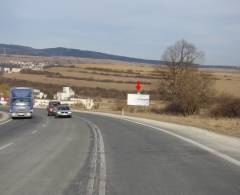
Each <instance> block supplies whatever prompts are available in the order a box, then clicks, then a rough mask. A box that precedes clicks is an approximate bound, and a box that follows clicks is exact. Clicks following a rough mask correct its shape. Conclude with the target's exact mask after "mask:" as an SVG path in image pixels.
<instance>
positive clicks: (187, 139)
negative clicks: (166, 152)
mask: <svg viewBox="0 0 240 195" xmlns="http://www.w3.org/2000/svg"><path fill="white" fill-rule="evenodd" d="M123 120H125V121H129V122H132V123H136V124H139V125H143V126H146V127H150V128H152V129H156V130H158V131H161V132H163V133H166V134H169V135H172V136H174V137H177V138H179V139H181V140H183V141H186V142H188V143H191V144H193V145H195V146H197V147H199V148H201V149H203V150H206V151H208V152H209V153H211V154H213V155H215V156H218V157H220V158H222V159H224V160H226V161H228V162H230V163H232V164H234V165H236V166H239V167H240V161H239V160H237V159H235V158H232V157H230V156H228V155H226V154H224V153H221V152H219V151H217V150H215V149H212V148H210V147H208V146H205V145H203V144H200V143H198V142H196V141H194V140H192V139H189V138H186V137H183V136H181V135H178V134H176V133H173V132H170V131H167V130H165V129H161V128H159V127H155V126H152V125H149V124H144V123H141V122H137V121H133V120H130V119H126V118H125V119H123Z"/></svg>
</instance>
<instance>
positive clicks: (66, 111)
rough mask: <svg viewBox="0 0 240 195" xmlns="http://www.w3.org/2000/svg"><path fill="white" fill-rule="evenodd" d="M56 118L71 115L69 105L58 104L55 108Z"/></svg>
mask: <svg viewBox="0 0 240 195" xmlns="http://www.w3.org/2000/svg"><path fill="white" fill-rule="evenodd" d="M55 117H56V118H60V117H69V118H71V117H72V111H71V109H70V107H69V106H68V105H59V106H58V107H57V108H56V114H55Z"/></svg>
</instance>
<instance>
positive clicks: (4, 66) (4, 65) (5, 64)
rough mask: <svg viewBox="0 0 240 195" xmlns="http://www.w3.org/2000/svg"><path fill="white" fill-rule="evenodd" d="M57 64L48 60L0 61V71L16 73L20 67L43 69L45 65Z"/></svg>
mask: <svg viewBox="0 0 240 195" xmlns="http://www.w3.org/2000/svg"><path fill="white" fill-rule="evenodd" d="M54 65H58V64H56V63H50V62H23V61H14V60H9V61H0V71H1V72H4V73H17V72H20V71H21V70H22V69H31V70H43V68H44V67H46V66H54Z"/></svg>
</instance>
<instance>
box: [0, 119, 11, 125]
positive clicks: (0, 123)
mask: <svg viewBox="0 0 240 195" xmlns="http://www.w3.org/2000/svg"><path fill="white" fill-rule="evenodd" d="M10 121H12V119H8V120H7V121H5V122H3V123H0V126H1V125H4V124H6V123H9V122H10Z"/></svg>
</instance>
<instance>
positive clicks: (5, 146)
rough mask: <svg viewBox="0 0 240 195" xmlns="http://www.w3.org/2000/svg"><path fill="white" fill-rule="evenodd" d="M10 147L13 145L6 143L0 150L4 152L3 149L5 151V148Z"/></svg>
mask: <svg viewBox="0 0 240 195" xmlns="http://www.w3.org/2000/svg"><path fill="white" fill-rule="evenodd" d="M11 145H13V143H8V144H6V145H4V146H2V147H0V150H4V149H6V148H7V147H9V146H11Z"/></svg>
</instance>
